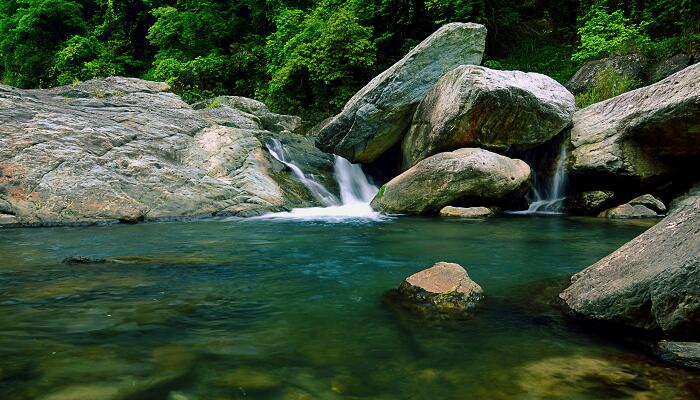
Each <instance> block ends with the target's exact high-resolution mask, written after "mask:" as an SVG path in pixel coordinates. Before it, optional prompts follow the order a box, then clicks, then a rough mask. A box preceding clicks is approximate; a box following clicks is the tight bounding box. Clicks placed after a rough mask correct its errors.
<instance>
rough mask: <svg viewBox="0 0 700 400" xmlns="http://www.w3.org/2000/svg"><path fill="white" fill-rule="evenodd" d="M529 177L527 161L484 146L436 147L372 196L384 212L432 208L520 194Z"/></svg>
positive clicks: (499, 200)
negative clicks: (438, 150)
mask: <svg viewBox="0 0 700 400" xmlns="http://www.w3.org/2000/svg"><path fill="white" fill-rule="evenodd" d="M529 183H530V167H529V166H528V165H527V164H526V163H525V162H523V161H521V160H513V159H510V158H508V157H505V156H502V155H499V154H496V153H492V152H490V151H488V150H483V149H474V148H464V149H459V150H455V151H452V152H446V153H439V154H436V155H434V156H431V157H428V158H426V159H425V160H423V161H421V162H419V163H418V164H416V165H414V166H413V167H411V168H410V169H408V170H407V171H406V172H404V173H402V174H401V175H399V176H397V177H396V178H394V179H392V180H391V181H389V182H388V183H387V184H385V185H384V186H382V188H381V189H380V190H379V193H378V194H377V196H376V197H375V198H374V200H372V207H373V208H374V209H375V210H379V211H383V212H389V213H411V214H422V213H430V212H437V211H438V210H440V209H441V208H443V207H444V206H446V205H449V204H455V205H465V206H469V205H480V204H494V203H502V202H503V201H507V200H508V199H509V198H513V197H518V196H520V195H521V194H522V193H523V192H524V191H525V190H526V189H527V188H528V185H529Z"/></svg>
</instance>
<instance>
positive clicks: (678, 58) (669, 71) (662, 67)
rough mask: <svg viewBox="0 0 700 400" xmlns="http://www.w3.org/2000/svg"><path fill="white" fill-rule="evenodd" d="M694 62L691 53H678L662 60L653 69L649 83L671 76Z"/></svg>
mask: <svg viewBox="0 0 700 400" xmlns="http://www.w3.org/2000/svg"><path fill="white" fill-rule="evenodd" d="M692 63H693V57H692V56H691V55H690V54H676V55H675V56H673V57H671V58H669V59H668V60H664V61H662V62H660V63H659V64H658V65H656V66H655V67H654V68H653V69H652V70H651V73H650V74H649V81H650V82H649V83H654V82H658V81H660V80H662V79H664V78H666V77H667V76H671V75H673V74H675V73H676V72H678V71H680V70H682V69H683V68H685V67H687V66H689V65H691V64H692Z"/></svg>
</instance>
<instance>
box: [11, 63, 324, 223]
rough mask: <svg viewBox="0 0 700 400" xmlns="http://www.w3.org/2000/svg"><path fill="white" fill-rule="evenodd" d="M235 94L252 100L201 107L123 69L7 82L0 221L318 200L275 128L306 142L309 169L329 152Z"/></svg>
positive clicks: (150, 215) (275, 206) (288, 140)
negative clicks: (64, 80) (98, 75)
mask: <svg viewBox="0 0 700 400" xmlns="http://www.w3.org/2000/svg"><path fill="white" fill-rule="evenodd" d="M239 99H240V98H239ZM246 101H247V103H245V102H246ZM239 103H240V104H244V103H245V104H248V106H246V107H244V106H240V107H241V109H239V108H233V107H232V105H234V103H230V104H231V105H227V104H226V103H225V102H220V104H219V106H217V107H209V108H206V107H205V108H202V109H199V110H195V109H193V108H192V107H190V106H189V105H188V104H186V103H185V102H183V101H182V100H181V99H180V98H179V97H178V96H176V95H175V94H173V93H172V92H170V89H169V87H168V85H167V84H165V83H158V82H149V81H143V80H139V79H132V78H120V77H112V78H106V79H96V80H92V81H88V82H84V83H80V84H77V85H70V86H64V87H59V88H54V89H48V90H20V89H16V88H12V87H9V86H1V85H0V120H2V121H3V123H2V124H0V214H2V215H12V216H13V217H12V218H2V219H0V222H6V221H10V222H12V221H14V222H16V223H19V224H46V225H52V224H66V223H96V222H116V221H123V222H137V221H142V220H155V219H161V218H172V217H189V216H211V215H238V216H251V215H259V214H262V213H265V212H270V211H282V210H286V209H289V208H291V207H299V206H304V205H319V203H318V202H317V201H316V200H315V199H314V198H313V197H312V195H311V194H310V193H309V191H308V190H307V189H306V188H305V187H304V186H303V185H302V184H301V183H299V182H298V180H296V179H295V178H294V177H293V174H292V173H291V172H290V171H289V170H288V168H287V167H286V166H285V165H283V164H281V163H279V162H277V161H276V160H275V159H274V158H273V157H272V156H271V155H270V154H269V152H268V151H267V149H266V147H265V144H266V143H267V142H268V141H269V140H270V139H271V138H272V137H275V138H277V139H279V140H280V141H282V142H283V143H284V144H285V145H287V146H289V150H290V152H294V153H295V154H305V159H306V160H309V165H308V166H307V165H304V168H308V169H309V170H307V171H306V172H308V173H310V174H312V175H314V176H317V177H327V178H326V179H327V181H331V180H333V165H334V159H333V157H332V156H331V155H328V154H324V153H322V152H321V151H319V150H318V149H316V148H315V146H314V144H313V141H312V140H311V139H309V138H305V137H302V136H300V135H296V134H294V133H292V132H290V131H289V130H288V129H281V128H280V129H277V131H276V132H275V131H271V130H268V129H266V128H265V125H264V124H263V122H262V118H261V117H260V116H259V115H262V114H260V113H263V112H265V113H267V111H265V109H266V108H264V105H262V106H261V105H260V104H262V103H259V102H255V101H254V100H250V99H247V100H245V101H243V100H240V101H239ZM236 104H238V103H236ZM248 111H250V112H253V113H258V115H255V114H251V113H249V112H248ZM269 114H271V113H269ZM266 115H267V114H266ZM273 116H274V115H268V117H269V118H271V119H273ZM279 118H280V120H286V117H285V116H279ZM280 124H281V123H280ZM290 128H291V126H290Z"/></svg>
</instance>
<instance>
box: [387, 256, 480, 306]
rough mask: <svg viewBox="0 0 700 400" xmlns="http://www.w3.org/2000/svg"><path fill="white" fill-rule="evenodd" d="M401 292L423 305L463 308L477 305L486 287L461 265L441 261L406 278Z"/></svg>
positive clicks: (401, 286) (411, 300) (404, 297)
mask: <svg viewBox="0 0 700 400" xmlns="http://www.w3.org/2000/svg"><path fill="white" fill-rule="evenodd" d="M398 294H399V295H400V296H401V297H402V298H403V299H404V300H407V301H409V302H411V303H414V304H415V305H417V306H419V307H427V308H428V309H435V310H438V311H452V310H455V311H463V310H470V309H472V308H474V307H476V306H477V304H478V303H479V302H480V301H481V300H482V299H483V297H484V291H483V289H481V286H479V285H478V284H477V283H476V282H474V281H473V280H471V279H470V278H469V275H467V271H466V270H465V269H464V268H462V266H461V265H459V264H455V263H448V262H443V261H441V262H438V263H435V265H433V266H432V267H430V268H428V269H425V270H423V271H420V272H417V273H415V274H413V275H411V276H409V277H408V278H406V279H405V280H404V281H403V282H401V285H400V286H399V289H398Z"/></svg>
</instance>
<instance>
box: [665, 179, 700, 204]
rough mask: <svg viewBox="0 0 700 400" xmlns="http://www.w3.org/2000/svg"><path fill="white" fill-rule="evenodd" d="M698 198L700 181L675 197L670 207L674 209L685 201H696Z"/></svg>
mask: <svg viewBox="0 0 700 400" xmlns="http://www.w3.org/2000/svg"><path fill="white" fill-rule="evenodd" d="M697 198H700V181H698V182H695V184H694V185H693V186H691V187H690V189H688V190H687V191H686V192H685V193H683V194H681V195H680V196H678V197H676V198H675V199H673V201H671V204H670V207H669V208H670V210H671V211H673V210H675V209H677V208H678V207H680V206H682V205H683V204H685V203H688V202H693V201H695V199H697Z"/></svg>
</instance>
